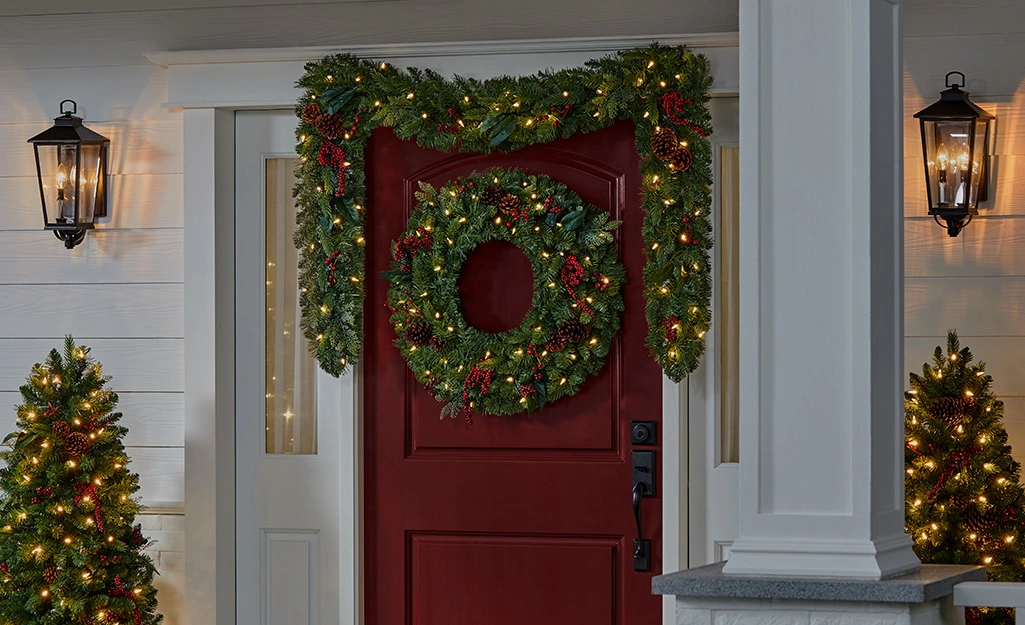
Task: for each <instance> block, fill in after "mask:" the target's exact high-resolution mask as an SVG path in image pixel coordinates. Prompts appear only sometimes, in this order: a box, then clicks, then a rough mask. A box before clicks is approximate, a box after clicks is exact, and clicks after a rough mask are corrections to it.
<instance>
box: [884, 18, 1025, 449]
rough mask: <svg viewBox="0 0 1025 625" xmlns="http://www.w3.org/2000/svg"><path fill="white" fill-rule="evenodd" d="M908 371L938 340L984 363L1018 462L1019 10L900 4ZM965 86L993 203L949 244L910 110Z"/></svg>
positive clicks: (1023, 108) (1024, 239)
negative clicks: (930, 203)
mask: <svg viewBox="0 0 1025 625" xmlns="http://www.w3.org/2000/svg"><path fill="white" fill-rule="evenodd" d="M904 25H905V30H904V32H905V47H904V68H905V72H904V88H905V93H904V109H905V111H904V112H905V126H904V150H905V154H904V156H905V162H904V180H905V185H904V216H905V223H904V236H905V244H904V245H905V248H904V249H905V263H904V271H905V276H906V281H905V296H906V302H905V305H906V306H905V335H906V338H905V351H904V356H905V358H904V360H905V368H906V369H907V370H909V371H914V372H919V371H920V370H921V366H922V363H924V362H929V361H931V359H932V352H933V349H934V348H935V347H936V346H937V345H942V346H944V347H945V346H946V332H947V330H948V329H955V330H957V331H958V334H959V335H960V337H961V345H962V346H968V347H970V348H971V349H972V352H973V354H975V357H976V359H978V360H981V361H985V362H986V363H987V371H988V372H989V373H990V374H991V375H992V376H993V388H994V391H995V392H996V393H997V395H998V396H999V397H1000V399H1002V400H1003V401H1004V426H1005V427H1006V429H1007V432H1008V437H1009V442H1010V445H1011V448H1012V453H1013V454H1014V456H1015V457H1016V458H1017V459H1018V460H1019V461H1025V368H1023V367H1022V366H1021V358H1022V354H1023V353H1025V202H1023V201H1022V198H1025V123H1023V122H1025V88H1023V85H1025V66H1022V63H1021V59H1022V56H1023V54H1025V4H1023V3H1021V2H1018V1H1016V0H908V1H906V2H905V5H904ZM953 70H957V71H961V72H964V73H965V74H966V76H967V78H968V89H969V90H970V91H971V93H972V99H973V100H974V101H976V102H977V103H979V104H980V105H981V106H982V107H984V108H986V109H987V110H988V111H990V112H991V113H993V114H994V115H996V116H997V120H996V124H995V133H994V142H993V145H994V152H995V154H996V155H997V156H995V157H994V158H993V159H992V161H991V163H990V165H991V168H992V180H993V181H994V182H995V185H994V186H991V187H990V194H989V195H990V199H989V201H988V202H985V203H984V204H983V205H982V206H981V209H980V216H979V217H977V218H976V219H975V220H974V221H973V222H972V223H971V224H970V225H969V226H968V227H967V228H966V229H965V231H964V232H963V233H962V234H961V236H959V237H957V238H949V237H947V235H946V233H945V231H944V230H943V229H942V228H940V227H939V226H937V225H936V224H935V223H933V222H932V220H931V219H930V218H928V216H927V214H926V212H927V206H926V194H925V176H924V167H923V163H922V144H921V134H920V130H919V124H918V120H915V119H913V118H912V115H914V113H915V112H917V111H918V110H920V109H922V108H924V107H925V106H927V105H928V104H930V103H932V102H933V101H935V100H936V99H938V97H939V93H940V91H941V90H942V89H943V88H944V83H943V79H944V75H945V74H946V73H947V72H950V71H953Z"/></svg>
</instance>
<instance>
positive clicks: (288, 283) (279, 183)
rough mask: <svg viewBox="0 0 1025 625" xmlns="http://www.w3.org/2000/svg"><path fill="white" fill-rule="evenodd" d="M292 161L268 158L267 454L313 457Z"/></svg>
mask: <svg viewBox="0 0 1025 625" xmlns="http://www.w3.org/2000/svg"><path fill="white" fill-rule="evenodd" d="M296 164H297V161H296V159H293V158H271V159H267V171H266V174H267V189H266V193H267V224H266V231H267V234H266V241H265V245H266V257H267V300H266V301H267V312H266V324H265V326H266V327H265V334H266V336H265V341H266V354H267V365H266V367H267V368H266V371H267V373H266V376H267V380H266V394H267V447H266V451H267V453H268V454H315V453H317V363H316V361H314V359H313V356H311V355H310V352H309V350H308V349H307V344H306V338H305V337H304V336H303V334H302V330H301V329H300V328H299V318H300V314H299V287H298V275H297V274H298V262H299V257H298V252H297V251H296V249H295V245H294V244H293V243H292V234H293V232H295V211H296V208H295V201H294V199H293V198H292V187H293V186H294V185H295V173H294V172H295V167H296Z"/></svg>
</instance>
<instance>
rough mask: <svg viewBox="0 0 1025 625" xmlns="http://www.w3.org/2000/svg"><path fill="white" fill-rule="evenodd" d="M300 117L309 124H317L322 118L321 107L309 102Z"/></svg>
mask: <svg viewBox="0 0 1025 625" xmlns="http://www.w3.org/2000/svg"><path fill="white" fill-rule="evenodd" d="M299 116H300V117H301V118H302V120H303V121H304V122H306V123H307V124H316V123H317V120H318V119H320V116H321V112H320V105H318V104H317V103H316V102H307V104H306V106H304V107H303V110H302V113H300V115H299Z"/></svg>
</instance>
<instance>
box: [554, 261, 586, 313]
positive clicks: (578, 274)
mask: <svg viewBox="0 0 1025 625" xmlns="http://www.w3.org/2000/svg"><path fill="white" fill-rule="evenodd" d="M584 275H585V274H584V268H583V267H582V266H581V265H580V261H578V260H577V257H576V256H574V255H572V254H570V255H569V256H567V257H566V262H565V263H564V264H563V265H562V273H561V277H562V286H564V287H566V292H567V293H569V294H570V296H571V297H572V298H573V299H575V300H576V301H577V306H580V309H581V310H583V311H584V312H586V313H587V314H589V315H592V316H593V315H594V311H592V310H591V309H590V308H588V306H587V304H585V303H584V301H583V300H582V299H581V298H580V296H579V295H577V293H576V291H574V290H573V287H575V286H577V285H578V284H580V282H581V281H582V280H583V279H584Z"/></svg>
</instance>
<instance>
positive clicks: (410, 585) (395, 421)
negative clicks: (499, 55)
mask: <svg viewBox="0 0 1025 625" xmlns="http://www.w3.org/2000/svg"><path fill="white" fill-rule="evenodd" d="M637 159H638V156H637V153H636V150H635V148H634V129H633V125H632V124H630V123H620V124H617V125H616V126H613V127H611V128H608V129H605V130H602V131H598V132H594V133H591V134H588V135H579V136H575V137H572V138H570V139H566V140H560V141H557V142H555V143H552V144H548V145H545V146H537V147H532V148H527V149H524V150H520V151H518V152H516V153H513V154H492V155H479V154H474V155H465V154H445V153H439V152H433V151H428V150H423V149H420V148H418V147H417V146H416V145H415V144H412V143H411V142H403V141H399V140H398V139H397V138H396V137H395V136H394V134H393V133H392V132H391V130H389V129H378V130H377V131H375V133H374V136H373V138H372V140H371V142H370V145H369V147H368V151H367V168H366V170H367V187H368V195H369V197H368V202H367V203H368V205H369V206H372V207H374V209H373V210H371V211H368V224H367V239H368V241H369V242H370V245H369V246H368V251H367V261H368V268H367V269H368V271H367V275H368V276H370V277H369V278H368V295H367V298H368V301H367V307H366V310H367V318H366V333H367V340H366V347H365V358H364V367H365V371H366V377H365V387H364V390H365V395H364V407H365V453H366V456H365V476H364V485H365V502H366V506H365V540H366V560H365V567H366V582H367V587H368V592H367V603H366V609H367V623H368V624H373V625H399V624H407V623H416V624H424V625H426V624H431V625H434V624H437V623H445V624H446V625H458V624H462V623H465V624H466V625H470V624H472V625H523V624H524V623H531V624H545V623H551V624H552V625H556V624H558V625H575V624H580V625H584V624H587V625H591V624H593V623H616V624H625V625H634V624H642V623H644V624H647V623H655V622H658V620H659V619H660V613H661V602H660V601H659V600H658V599H657V598H656V597H653V596H652V595H651V586H650V584H651V577H652V576H653V575H654V574H657V573H658V572H660V569H661V558H660V554H661V530H660V523H661V516H662V511H661V498H660V497H659V496H656V497H651V498H645V499H644V500H643V502H642V511H643V515H644V523H645V534H646V537H648V538H653V539H654V544H653V548H652V552H653V554H654V562H653V566H652V572H650V573H638V572H635V571H634V570H633V557H632V553H633V539H634V538H635V537H636V536H635V535H636V528H635V527H634V520H633V514H632V509H631V497H630V495H631V486H632V481H631V466H630V457H631V456H630V451H631V447H630V444H629V442H630V438H629V422H630V420H631V419H635V420H651V421H656V422H658V421H661V415H662V406H661V397H662V374H661V370H660V369H659V368H658V366H657V364H655V363H654V361H652V360H651V358H650V357H649V356H648V354H647V353H646V348H645V347H644V339H645V336H646V330H647V329H646V324H645V320H644V302H643V296H642V287H641V275H642V274H641V271H642V268H643V264H644V258H643V251H642V250H643V245H642V237H641V221H642V218H643V215H642V213H641V210H640V201H641V196H640V191H639V189H640V179H639V174H638V173H637V169H638V160H637ZM496 166H498V167H507V168H512V167H517V168H520V169H524V170H527V171H531V172H536V173H543V174H545V175H548V176H551V177H552V178H554V179H556V180H558V181H559V182H562V183H564V184H566V185H568V186H569V187H570V188H571V189H573V190H574V191H575V192H577V193H578V194H579V195H580V196H581V197H582V198H583V199H584V200H585V201H587V202H589V203H592V204H594V205H596V206H598V207H599V208H602V209H604V210H607V211H609V212H610V213H611V214H612V217H613V218H614V219H620V220H623V222H624V223H623V226H622V227H621V228H620V231H619V232H618V234H617V244H618V248H619V254H620V259H621V261H622V262H623V264H624V266H625V268H626V271H627V288H626V290H625V293H624V299H625V304H626V312H625V314H624V317H623V323H622V327H621V330H620V332H619V335H618V337H617V340H616V342H615V344H614V346H613V348H612V350H611V353H610V355H609V358H608V361H607V364H606V366H605V368H604V369H603V370H602V371H601V373H600V374H598V375H597V376H594V377H592V378H591V379H590V380H588V381H587V382H586V383H585V384H584V386H583V387H582V389H581V391H580V392H579V393H578V394H577V395H575V396H573V397H569V398H563V399H561V400H559V401H558V402H555V403H553V404H551V405H550V406H548V407H546V408H545V409H544V410H543V411H541V412H540V413H535V414H533V415H531V416H527V415H526V414H521V415H513V416H500V417H482V416H477V417H476V418H475V419H474V420H473V424H472V425H467V424H466V423H465V422H464V421H463V420H453V419H445V420H440V419H439V418H438V416H439V413H440V410H441V408H442V406H441V404H440V403H438V402H437V401H435V400H434V399H433V398H431V397H430V396H429V395H428V394H427V392H426V390H425V389H423V388H422V387H421V386H420V385H419V384H418V383H417V382H416V380H415V379H414V378H413V376H412V375H411V374H410V372H409V370H408V367H407V366H406V363H405V361H404V360H403V358H402V356H401V355H400V354H399V353H398V351H397V350H396V349H395V348H394V347H393V345H392V343H393V341H394V338H395V337H394V330H393V329H392V327H391V325H390V324H389V323H388V314H387V310H386V308H385V306H384V302H385V295H386V292H387V289H388V283H387V282H386V281H385V280H384V279H381V278H378V273H379V272H380V271H384V270H387V269H388V268H389V265H390V242H391V241H392V240H394V239H396V238H397V237H398V236H399V234H400V233H401V232H402V230H403V226H404V224H405V221H406V218H407V216H408V215H409V213H410V211H411V210H412V209H413V208H414V203H415V198H414V195H413V192H414V191H415V190H416V189H417V188H418V183H419V182H420V181H426V182H429V183H431V184H433V185H435V186H440V185H441V184H443V183H445V182H446V181H448V180H451V179H453V178H456V177H458V176H462V175H466V174H469V173H471V172H474V171H482V170H485V169H487V168H490V167H496ZM476 260H477V261H481V260H484V261H485V262H480V263H476V262H475V263H474V267H472V268H470V267H468V266H467V269H466V271H467V272H473V273H475V275H476V278H475V279H476V280H477V281H488V282H489V283H490V284H491V285H492V286H490V287H483V291H484V293H485V294H486V293H487V292H488V290H489V289H495V288H506V287H507V285H508V284H509V282H510V281H512V280H517V281H519V282H518V283H517V284H515V285H512V287H511V288H513V289H523V288H525V287H524V283H527V287H526V288H529V281H530V280H531V277H530V274H529V272H526V273H523V272H520V273H519V274H518V275H517V276H515V277H511V276H508V275H505V274H503V273H501V269H502V265H501V264H495V263H491V264H490V265H489V263H488V262H486V261H487V253H484V254H482V255H481V257H480V258H477V259H476ZM495 285H498V286H495ZM517 297H518V296H513V295H510V297H503V298H481V297H477V298H474V299H473V300H472V301H466V302H465V303H464V306H468V307H475V308H478V309H480V308H483V309H484V310H478V311H477V312H478V313H480V315H481V316H483V317H485V318H491V319H494V320H495V321H496V323H518V321H519V318H518V317H517V315H519V316H520V317H522V314H523V313H522V306H520V305H519V304H517ZM647 448H648V449H655V450H656V455H657V454H658V453H659V451H660V450H659V448H658V447H657V446H655V447H647Z"/></svg>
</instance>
